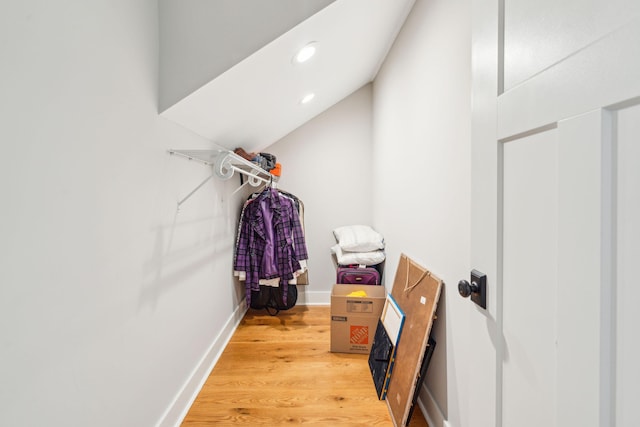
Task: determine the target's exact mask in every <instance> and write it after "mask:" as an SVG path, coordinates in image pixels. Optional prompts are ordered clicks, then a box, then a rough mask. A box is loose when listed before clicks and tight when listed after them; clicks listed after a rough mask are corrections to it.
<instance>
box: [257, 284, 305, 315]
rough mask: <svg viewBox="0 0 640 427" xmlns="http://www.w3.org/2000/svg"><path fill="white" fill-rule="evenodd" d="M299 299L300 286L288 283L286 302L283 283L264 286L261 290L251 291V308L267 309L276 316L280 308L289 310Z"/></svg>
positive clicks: (261, 286)
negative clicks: (285, 300) (276, 285)
mask: <svg viewBox="0 0 640 427" xmlns="http://www.w3.org/2000/svg"><path fill="white" fill-rule="evenodd" d="M297 301H298V288H297V287H296V285H287V302H286V304H285V303H284V295H283V289H282V285H280V286H278V287H275V286H263V285H260V290H259V291H251V308H255V309H258V310H260V309H263V308H264V309H266V310H267V312H268V313H269V314H270V315H272V316H275V315H276V314H278V313H279V312H280V310H289V309H290V308H291V307H293V306H294V305H296V302H297Z"/></svg>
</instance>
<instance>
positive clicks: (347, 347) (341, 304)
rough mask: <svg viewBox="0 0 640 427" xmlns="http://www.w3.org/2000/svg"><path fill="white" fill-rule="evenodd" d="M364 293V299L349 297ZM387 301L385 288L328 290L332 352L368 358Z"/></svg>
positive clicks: (363, 286) (348, 286)
mask: <svg viewBox="0 0 640 427" xmlns="http://www.w3.org/2000/svg"><path fill="white" fill-rule="evenodd" d="M355 291H365V292H366V293H367V296H366V297H349V296H347V295H349V294H350V293H352V292H355ZM386 297H387V290H386V289H385V287H384V286H373V285H369V286H367V285H334V286H333V289H332V290H331V351H332V352H334V353H358V354H369V351H370V350H371V344H372V342H373V337H374V335H375V333H376V327H377V325H378V319H380V315H381V314H382V308H383V307H384V302H385V300H386Z"/></svg>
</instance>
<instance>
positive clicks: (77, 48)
mask: <svg viewBox="0 0 640 427" xmlns="http://www.w3.org/2000/svg"><path fill="white" fill-rule="evenodd" d="M157 22H158V11H157V1H156V0H140V1H135V2H132V1H129V0H94V1H91V2H85V1H81V0H67V1H64V2H51V1H48V0H19V1H18V0H10V1H5V2H3V11H2V14H1V15H0V40H1V41H0V57H2V67H0V93H1V94H2V102H1V103H0V117H2V126H0V140H1V141H2V147H3V153H2V159H3V160H2V167H1V168H0V194H2V208H3V209H2V221H0V236H2V238H1V239H0V250H1V256H0V284H1V285H0V355H1V356H0V359H1V360H2V363H1V364H0V425H6V426H34V425H43V426H44V425H47V426H136V427H137V426H149V425H153V424H155V423H157V422H158V421H160V419H161V418H162V416H163V413H164V412H165V410H167V408H169V407H170V406H171V404H172V402H173V401H174V399H176V398H178V402H177V405H176V407H175V408H174V409H176V408H177V411H178V412H179V411H180V409H181V408H182V407H184V405H185V404H186V402H185V401H184V400H185V399H188V398H189V397H190V393H191V392H192V391H193V388H194V384H193V383H190V382H189V380H190V375H191V374H192V371H194V367H195V369H198V368H200V369H201V370H202V369H203V367H205V368H206V366H207V363H209V362H210V360H211V357H212V355H213V354H214V353H215V352H216V351H217V349H218V348H219V346H221V345H223V344H224V342H223V341H224V333H225V331H228V330H229V326H233V322H234V321H235V317H234V312H237V311H241V309H240V310H236V309H237V308H238V307H241V304H240V302H241V301H240V300H241V296H240V289H239V288H238V287H237V286H235V287H234V286H233V280H232V277H231V258H232V244H233V240H234V234H235V218H236V217H237V214H238V203H239V201H238V199H237V197H238V196H233V197H231V196H230V193H231V191H232V190H233V189H234V188H235V186H237V182H236V181H235V180H233V182H231V181H228V182H220V181H210V182H209V183H208V184H207V185H205V187H203V189H201V190H200V191H199V192H198V193H196V194H195V195H194V196H193V197H192V198H191V199H189V200H188V201H187V202H186V203H185V204H184V205H183V206H182V209H181V212H180V213H176V201H177V200H179V199H180V198H181V197H183V196H184V195H186V194H187V193H188V192H189V191H191V190H192V189H193V188H194V187H195V186H196V185H197V184H198V183H199V182H200V181H202V180H203V179H204V178H206V176H207V174H208V171H207V170H206V167H204V166H201V165H198V164H195V163H190V162H188V161H186V160H183V159H180V158H173V157H171V156H169V155H168V154H167V152H166V150H167V149H168V148H170V147H172V148H209V144H208V143H207V142H206V141H204V140H203V139H201V138H199V137H196V136H195V135H193V134H191V133H189V132H187V131H185V130H183V129H181V128H179V127H177V126H176V125H173V124H172V123H170V122H168V121H166V120H165V119H163V118H160V117H159V116H158V113H157V104H158V90H157V88H158V71H157V68H158V28H157ZM228 322H230V323H229V324H228ZM225 325H227V329H224V327H225ZM219 334H222V335H221V336H219ZM218 338H220V339H219V340H218V341H216V339H218ZM201 360H202V361H203V364H202V365H199V363H200V361H201ZM200 374H201V372H200ZM197 376H198V375H196V376H195V379H196V380H197ZM183 386H185V387H186V388H185V389H184V393H183V394H181V395H178V396H177V393H178V392H179V391H180V390H181V388H182V387H183ZM181 405H182V406H181ZM169 415H170V417H169V418H171V416H173V417H175V416H176V414H169Z"/></svg>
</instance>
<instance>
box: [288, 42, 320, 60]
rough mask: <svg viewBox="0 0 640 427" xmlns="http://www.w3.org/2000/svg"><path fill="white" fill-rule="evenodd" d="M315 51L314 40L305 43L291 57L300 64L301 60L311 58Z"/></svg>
mask: <svg viewBox="0 0 640 427" xmlns="http://www.w3.org/2000/svg"><path fill="white" fill-rule="evenodd" d="M315 53H316V42H311V43H309V44H307V45H306V46H305V47H303V48H302V49H300V50H299V51H298V53H296V55H295V56H294V57H293V61H294V62H296V63H298V64H302V63H303V62H306V61H308V60H309V59H311V57H312V56H313V55H315Z"/></svg>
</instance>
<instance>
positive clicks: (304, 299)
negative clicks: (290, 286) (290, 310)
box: [297, 285, 331, 305]
mask: <svg viewBox="0 0 640 427" xmlns="http://www.w3.org/2000/svg"><path fill="white" fill-rule="evenodd" d="M305 287H306V286H302V285H301V286H298V302H297V304H299V305H329V304H331V291H324V292H313V291H311V292H309V291H307V290H305Z"/></svg>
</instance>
